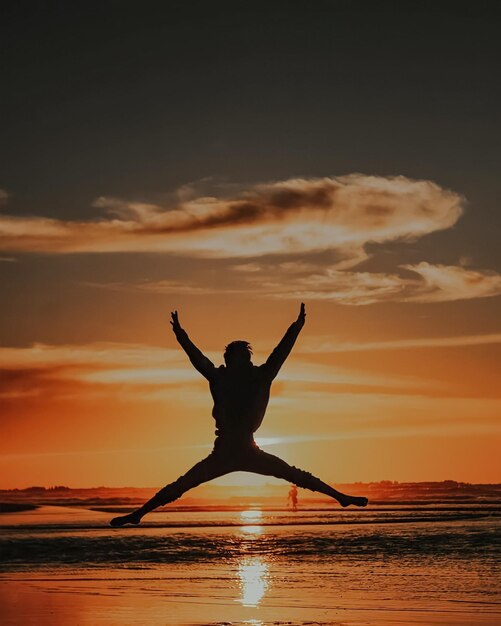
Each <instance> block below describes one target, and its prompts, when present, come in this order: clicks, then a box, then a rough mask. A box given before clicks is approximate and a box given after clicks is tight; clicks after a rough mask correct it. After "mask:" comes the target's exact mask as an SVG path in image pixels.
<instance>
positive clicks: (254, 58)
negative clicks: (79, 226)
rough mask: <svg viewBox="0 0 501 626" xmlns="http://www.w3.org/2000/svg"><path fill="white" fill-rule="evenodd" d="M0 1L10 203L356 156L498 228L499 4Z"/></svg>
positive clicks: (71, 198)
mask: <svg viewBox="0 0 501 626" xmlns="http://www.w3.org/2000/svg"><path fill="white" fill-rule="evenodd" d="M2 7H3V8H2V16H1V22H2V32H1V40H2V42H3V43H2V58H3V61H2V66H3V67H2V92H3V94H4V95H3V97H2V103H1V105H0V106H1V121H0V124H1V130H0V134H1V137H2V150H1V153H0V172H1V179H0V187H1V188H3V189H6V190H7V191H8V192H9V194H11V196H12V199H11V201H10V202H9V212H16V213H17V214H22V213H30V214H33V213H35V214H44V215H54V216H60V217H69V218H70V217H74V216H91V215H92V211H96V210H95V209H91V208H89V205H90V203H91V201H92V200H93V199H94V198H95V197H97V196H99V195H101V194H107V195H119V196H127V197H135V196H137V197H141V198H145V197H148V196H152V195H153V194H156V193H162V192H166V191H169V190H171V189H173V188H175V187H177V186H179V185H181V184H184V183H187V182H190V181H193V180H197V179H200V178H203V177H208V176H212V177H221V178H224V179H225V180H229V181H232V182H239V183H247V182H254V181H263V180H272V179H279V178H286V177H290V176H299V175H302V176H321V175H331V174H334V175H338V174H345V173H349V172H353V171H357V172H363V173H370V174H382V175H391V174H403V175H406V176H409V177H411V178H428V179H431V180H434V181H436V182H438V183H439V184H441V185H442V186H445V187H450V188H453V189H454V190H455V191H458V192H460V193H463V194H465V195H466V196H467V198H468V200H469V202H470V205H472V206H473V208H474V212H475V215H476V216H478V218H480V217H481V220H480V219H479V220H477V219H471V218H468V217H467V218H466V219H465V220H463V223H462V226H463V225H464V224H465V222H466V226H467V227H468V232H469V236H470V237H471V232H472V231H471V229H472V228H473V229H475V231H476V232H477V233H478V236H479V237H480V236H482V237H485V244H486V246H487V249H490V248H491V247H492V246H493V245H494V243H495V241H494V239H493V231H492V229H487V230H485V229H484V228H483V225H482V221H484V220H492V219H494V218H495V216H496V213H497V210H498V209H497V207H498V206H499V200H500V197H499V196H500V192H499V183H498V182H497V180H496V179H497V175H496V172H497V171H498V170H499V165H500V159H499V145H500V136H499V135H500V131H499V129H500V125H499V111H500V81H499V76H498V70H499V66H498V58H499V56H498V55H499V50H498V48H499V47H500V44H499V39H500V38H499V22H498V21H497V20H496V19H495V15H494V9H495V8H496V3H492V2H481V3H459V2H455V3H449V2H360V1H340V0H331V1H328V2H324V1H319V0H317V1H314V2H290V1H289V2H280V1H275V2H267V3H262V2H252V3H248V2H231V3H228V2H217V1H216V2H186V1H184V2H173V1H170V2H165V1H164V2H125V1H117V2H110V1H107V2H106V1H105V2H4V3H2ZM485 249H486V248H485V247H484V250H485ZM491 252H492V250H491ZM486 261H487V259H486Z"/></svg>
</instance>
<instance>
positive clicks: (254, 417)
mask: <svg viewBox="0 0 501 626" xmlns="http://www.w3.org/2000/svg"><path fill="white" fill-rule="evenodd" d="M270 387H271V380H269V377H268V376H267V375H266V370H265V369H264V368H263V367H256V366H255V365H249V366H248V367H245V368H241V369H237V370H235V369H232V368H227V367H225V366H221V367H219V368H217V370H216V372H215V375H214V377H213V379H212V380H211V381H210V391H211V394H212V397H213V399H214V408H213V410H212V415H213V417H214V419H215V420H216V428H217V431H216V433H217V435H218V436H228V437H232V438H239V437H251V438H252V433H254V432H255V431H256V430H257V429H258V428H259V426H260V425H261V422H262V421H263V417H264V414H265V412H266V407H267V406H268V401H269V398H270Z"/></svg>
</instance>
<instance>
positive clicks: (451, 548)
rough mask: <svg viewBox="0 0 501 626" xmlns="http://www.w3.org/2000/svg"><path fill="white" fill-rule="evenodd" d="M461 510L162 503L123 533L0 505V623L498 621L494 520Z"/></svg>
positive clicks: (49, 512) (66, 514)
mask: <svg viewBox="0 0 501 626" xmlns="http://www.w3.org/2000/svg"><path fill="white" fill-rule="evenodd" d="M466 513H468V511H464V510H460V511H456V512H455V516H456V517H455V518H453V517H450V515H451V514H450V513H449V514H448V515H449V517H445V516H444V513H443V511H439V512H438V513H437V516H438V517H437V519H438V520H440V521H435V522H430V521H419V519H420V518H418V517H416V516H417V515H420V513H419V512H416V511H414V513H413V515H414V516H415V517H416V521H412V522H408V521H407V522H405V523H403V522H402V521H400V523H399V521H398V519H400V520H403V519H409V518H410V517H411V512H410V511H409V510H401V511H396V512H395V511H393V512H392V511H391V510H377V511H373V512H372V513H370V512H367V513H365V512H364V513H363V514H361V515H366V520H365V521H366V522H367V523H364V524H357V523H355V522H353V521H352V522H351V523H343V524H338V523H337V522H339V521H341V517H342V516H343V515H345V514H344V513H343V512H340V511H338V510H326V511H320V512H318V511H317V512H315V511H312V512H299V514H298V515H295V516H292V515H291V513H288V512H275V513H269V514H266V515H265V514H264V513H262V512H260V511H259V510H249V511H243V512H227V513H224V514H221V513H218V514H217V515H216V514H214V513H206V512H204V511H200V512H198V513H197V512H194V513H193V512H192V513H181V512H179V513H177V514H174V513H170V514H169V513H157V514H153V515H152V516H151V518H150V524H149V525H145V526H144V527H140V528H124V529H111V528H108V527H107V526H106V524H107V522H108V520H109V514H107V513H104V512H96V511H88V510H84V509H75V508H74V509H65V508H64V507H41V508H40V509H39V510H36V511H29V512H24V513H18V514H15V515H12V516H9V515H3V516H2V519H1V522H0V524H1V525H2V526H3V528H2V542H3V548H4V550H3V553H4V554H5V555H6V559H4V560H3V563H2V573H1V574H0V582H1V584H0V622H1V623H2V624H5V625H16V626H17V625H21V624H23V625H28V626H30V625H35V624H36V625H37V626H49V625H51V626H58V625H67V624H79V625H82V626H90V625H92V626H94V625H96V624H102V625H103V626H112V625H118V624H125V625H129V624H130V625H132V624H165V625H172V626H174V625H176V626H188V625H190V626H191V625H202V624H251V625H254V626H264V625H267V624H275V625H277V624H279V625H285V624H288V625H291V624H301V625H304V626H306V624H310V625H311V624H339V625H341V624H353V625H355V624H357V625H379V624H393V625H403V624H409V625H410V624H421V625H425V624H426V625H435V624H436V625H451V626H452V625H457V626H460V625H461V626H466V625H471V626H482V625H484V624H485V625H487V624H489V625H494V624H499V623H501V604H500V598H499V595H498V592H497V590H498V588H499V569H498V565H496V563H498V564H499V560H498V559H497V556H499V555H498V551H497V550H498V549H496V547H495V541H494V543H493V540H495V539H496V538H499V519H498V516H497V515H496V514H494V515H493V514H492V510H491V512H490V514H488V515H486V516H481V517H480V516H479V517H478V519H477V518H473V519H470V518H468V519H467V520H466V521H465V520H464V519H463V518H464V516H465V514H466ZM469 513H470V517H471V511H470V512H469ZM348 515H355V517H350V518H348V519H351V520H354V519H356V518H357V517H360V516H357V515H356V514H348ZM430 515H431V512H430V511H429V510H427V511H426V517H427V518H428V517H430ZM388 517H390V518H392V519H390V520H388ZM423 519H426V518H423ZM291 520H292V522H294V523H290V521H291ZM315 520H317V522H316V523H315ZM378 520H379V521H383V520H384V523H380V524H378V523H377V521H378ZM345 521H346V520H345ZM301 522H306V523H305V524H302V523H301ZM183 524H185V526H183Z"/></svg>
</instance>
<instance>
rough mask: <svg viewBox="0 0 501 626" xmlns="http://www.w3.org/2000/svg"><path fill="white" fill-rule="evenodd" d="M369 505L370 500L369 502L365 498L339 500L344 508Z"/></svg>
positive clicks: (353, 497) (343, 498)
mask: <svg viewBox="0 0 501 626" xmlns="http://www.w3.org/2000/svg"><path fill="white" fill-rule="evenodd" d="M368 503H369V500H367V498H364V497H363V496H343V497H342V498H339V504H340V505H341V506H342V507H347V506H350V505H353V506H367V505H368Z"/></svg>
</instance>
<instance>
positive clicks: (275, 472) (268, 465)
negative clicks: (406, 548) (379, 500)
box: [245, 450, 368, 507]
mask: <svg viewBox="0 0 501 626" xmlns="http://www.w3.org/2000/svg"><path fill="white" fill-rule="evenodd" d="M245 469H246V471H250V472H255V473H257V474H264V475H265V476H275V477H276V478H282V479H283V480H286V481H288V482H290V483H294V484H295V485H297V486H298V487H303V488H304V489H309V490H310V491H318V492H319V493H323V494H325V495H327V496H330V497H331V498H334V499H335V500H337V501H338V502H339V504H340V505H341V506H343V507H346V506H350V505H354V506H367V504H368V500H367V498H363V497H355V496H349V495H347V494H345V493H341V492H340V491H337V490H336V489H334V488H333V487H331V486H330V485H328V484H327V483H324V482H323V481H322V480H320V478H317V477H316V476H313V474H310V472H305V471H304V470H301V469H298V468H297V467H294V466H293V465H289V464H288V463H286V462H285V461H284V460H282V459H281V458H279V457H278V456H274V455H273V454H268V453H267V452H263V450H258V451H257V452H256V453H255V454H254V455H253V456H252V457H249V461H248V462H247V465H246V467H245Z"/></svg>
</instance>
